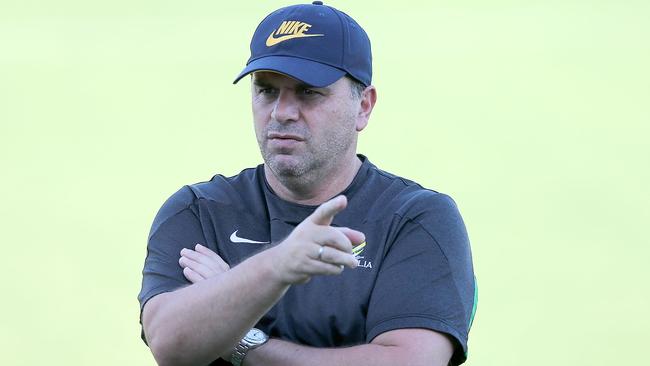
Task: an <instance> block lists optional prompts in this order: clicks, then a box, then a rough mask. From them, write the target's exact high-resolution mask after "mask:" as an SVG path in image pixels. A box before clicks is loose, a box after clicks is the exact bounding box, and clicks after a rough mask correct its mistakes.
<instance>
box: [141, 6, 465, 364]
mask: <svg viewBox="0 0 650 366" xmlns="http://www.w3.org/2000/svg"><path fill="white" fill-rule="evenodd" d="M246 75H251V80H252V88H251V89H252V106H253V119H254V124H255V133H256V136H257V141H258V143H259V146H260V150H261V152H262V156H263V159H264V164H263V165H260V166H258V167H257V168H251V169H247V170H244V171H242V172H241V173H240V174H239V175H236V176H234V177H229V178H226V177H223V176H220V175H217V176H215V177H213V179H212V180H211V181H209V182H204V183H199V184H194V185H191V186H186V187H183V188H182V189H181V190H180V191H178V192H177V193H176V194H174V195H173V196H172V197H171V198H170V199H169V200H167V202H166V203H165V204H164V205H163V207H162V208H161V210H160V212H159V213H158V215H157V216H156V219H155V220H154V223H153V226H152V229H151V234H150V237H149V244H148V251H147V258H146V261H145V267H144V271H143V285H142V291H141V293H140V296H139V300H140V304H141V310H142V317H141V321H142V325H143V338H144V339H145V341H146V342H147V343H148V345H149V347H150V348H151V350H152V352H153V354H154V357H155V359H156V361H157V362H158V363H159V364H161V365H204V364H209V363H212V364H214V365H220V364H229V363H232V364H234V365H241V364H244V365H246V366H248V365H355V366H360V365H407V364H408V365H447V364H460V363H462V362H464V361H465V358H466V351H467V335H468V332H469V327H470V323H471V320H472V317H473V309H474V306H475V304H476V299H475V291H476V289H475V283H474V276H473V270H472V262H471V253H470V248H469V241H468V239H467V234H466V231H465V227H464V224H463V221H462V219H461V217H460V214H459V213H458V210H457V208H456V206H455V204H454V203H453V201H452V200H451V199H450V198H449V197H448V196H446V195H443V194H440V193H437V192H435V191H431V190H427V189H424V188H422V187H421V186H419V185H418V184H416V183H414V182H411V181H408V180H406V179H403V178H400V177H397V176H394V175H391V174H389V173H386V172H383V171H381V170H379V169H378V168H377V167H376V166H374V165H373V164H371V163H370V161H369V160H368V159H367V158H366V157H365V156H363V155H357V153H356V147H357V136H358V133H359V132H360V131H362V130H363V129H364V128H365V127H366V125H367V123H368V119H369V117H370V114H371V112H372V109H373V107H374V105H375V101H376V98H377V94H376V89H375V87H374V86H372V85H371V75H372V71H371V54H370V41H369V39H368V37H367V35H366V33H365V32H364V30H363V29H362V28H361V27H360V26H359V25H358V24H357V23H356V22H355V21H354V20H353V19H352V18H350V17H349V16H347V15H346V14H344V13H342V12H340V11H338V10H336V9H334V8H332V7H329V6H325V5H323V4H322V2H318V1H315V2H314V3H313V4H309V5H296V6H290V7H286V8H282V9H279V10H277V11H275V12H273V13H272V14H270V15H269V16H267V17H266V18H265V19H264V20H263V21H262V23H260V25H259V26H258V28H257V30H256V31H255V34H254V36H253V39H252V41H251V58H250V59H249V61H248V63H247V66H246V68H245V69H244V70H243V71H242V73H241V74H240V75H239V76H238V77H237V79H236V80H235V82H237V81H238V80H239V79H241V78H243V77H244V76H246Z"/></svg>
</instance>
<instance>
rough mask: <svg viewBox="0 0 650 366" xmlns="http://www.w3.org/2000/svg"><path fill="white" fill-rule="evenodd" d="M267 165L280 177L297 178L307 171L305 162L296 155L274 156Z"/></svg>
mask: <svg viewBox="0 0 650 366" xmlns="http://www.w3.org/2000/svg"><path fill="white" fill-rule="evenodd" d="M265 163H266V164H267V165H268V166H269V167H270V168H271V170H272V171H273V173H275V175H277V176H278V177H297V176H300V175H302V174H303V173H304V171H305V164H304V162H303V160H302V159H300V158H299V157H297V156H294V155H283V154H279V155H274V156H272V157H270V158H269V159H267V161H265Z"/></svg>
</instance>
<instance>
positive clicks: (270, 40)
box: [266, 32, 324, 47]
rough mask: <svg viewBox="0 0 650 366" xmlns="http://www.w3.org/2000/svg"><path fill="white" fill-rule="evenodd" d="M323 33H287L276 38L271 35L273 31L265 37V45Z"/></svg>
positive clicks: (320, 35) (319, 35)
mask: <svg viewBox="0 0 650 366" xmlns="http://www.w3.org/2000/svg"><path fill="white" fill-rule="evenodd" d="M322 36H324V34H287V35H286V36H280V37H278V38H275V37H273V32H272V33H271V34H269V38H267V39H266V47H271V46H275V45H276V44H278V43H280V42H284V41H288V40H290V39H294V38H305V37H322Z"/></svg>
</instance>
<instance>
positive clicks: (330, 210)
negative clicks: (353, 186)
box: [306, 195, 348, 225]
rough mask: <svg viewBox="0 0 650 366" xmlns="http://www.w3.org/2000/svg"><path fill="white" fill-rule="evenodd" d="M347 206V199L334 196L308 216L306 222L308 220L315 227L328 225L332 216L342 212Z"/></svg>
mask: <svg viewBox="0 0 650 366" xmlns="http://www.w3.org/2000/svg"><path fill="white" fill-rule="evenodd" d="M347 205H348V199H347V198H346V197H345V196H343V195H341V196H336V197H334V198H332V199H331V200H329V201H327V202H325V203H323V204H322V205H320V206H318V208H317V209H316V211H314V213H312V214H311V215H309V217H308V218H307V219H306V220H309V221H311V222H313V223H314V224H317V225H330V224H331V223H332V220H333V219H334V216H335V215H336V214H337V213H339V212H341V211H343V209H344V208H345V207H346V206H347Z"/></svg>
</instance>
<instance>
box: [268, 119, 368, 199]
mask: <svg viewBox="0 0 650 366" xmlns="http://www.w3.org/2000/svg"><path fill="white" fill-rule="evenodd" d="M267 141H268V140H266V139H264V140H262V141H259V140H258V144H259V147H260V151H261V153H262V158H263V159H264V163H265V164H266V165H267V166H268V167H269V168H270V169H271V171H272V172H273V174H274V175H275V177H276V178H277V179H278V180H279V181H281V182H282V184H283V185H284V186H286V187H287V188H290V189H292V190H294V191H307V190H309V189H310V188H311V187H313V185H314V184H315V183H317V182H323V181H326V180H327V179H328V176H329V175H330V174H332V173H335V172H334V171H333V170H334V169H336V168H337V167H339V165H340V160H341V159H342V158H344V157H345V155H346V154H347V153H348V152H349V149H350V148H354V147H353V146H352V145H353V144H354V143H355V141H356V139H355V135H354V133H351V132H349V131H339V132H338V133H334V134H331V135H330V136H327V140H325V141H322V142H320V143H318V144H317V145H314V141H313V140H311V139H310V138H307V139H306V140H305V141H303V144H304V146H303V148H302V149H300V151H294V154H282V153H278V152H271V151H269V150H270V149H269V148H268V145H266V142H267ZM283 155H284V156H283Z"/></svg>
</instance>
